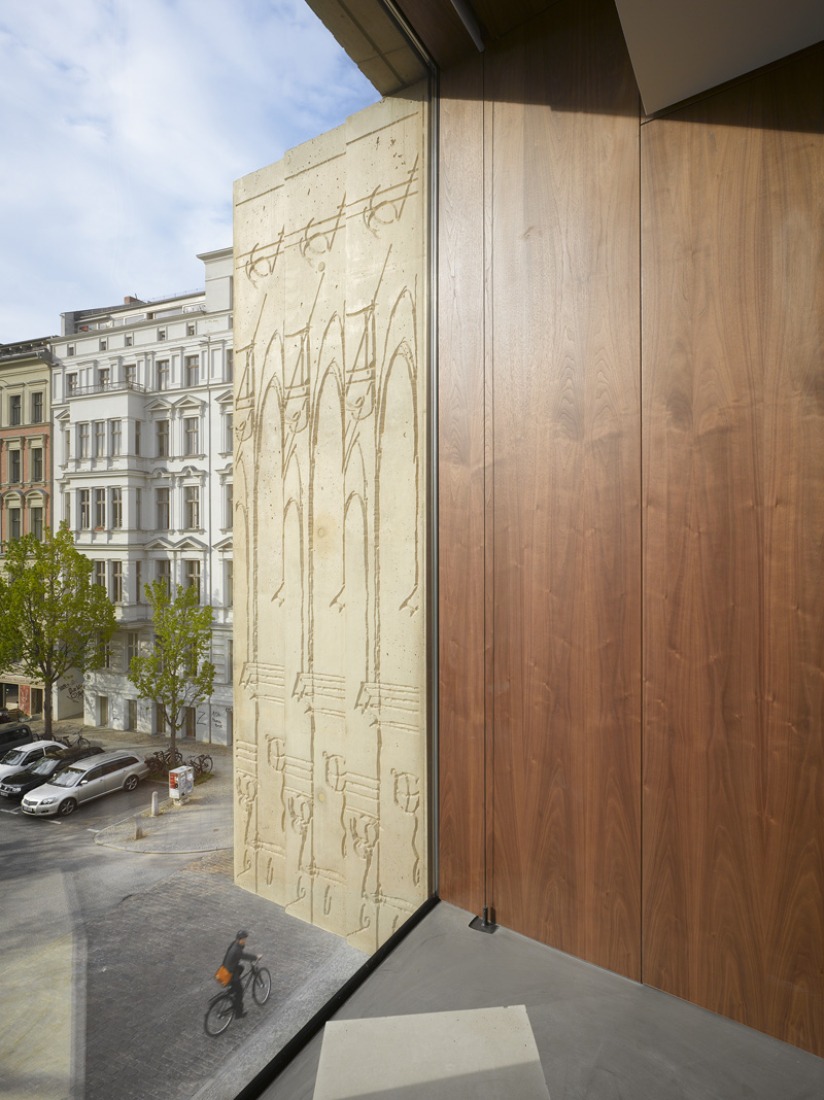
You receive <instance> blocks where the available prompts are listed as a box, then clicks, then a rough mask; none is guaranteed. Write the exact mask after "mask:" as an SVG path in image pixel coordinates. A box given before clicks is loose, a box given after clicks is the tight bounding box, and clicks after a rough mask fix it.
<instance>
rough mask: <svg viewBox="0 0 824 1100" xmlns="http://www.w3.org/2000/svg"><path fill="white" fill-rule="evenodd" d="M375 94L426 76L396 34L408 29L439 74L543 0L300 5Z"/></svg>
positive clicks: (343, 0) (320, 0)
mask: <svg viewBox="0 0 824 1100" xmlns="http://www.w3.org/2000/svg"><path fill="white" fill-rule="evenodd" d="M306 2H307V4H308V5H309V7H310V8H311V9H312V10H313V11H314V13H315V14H316V15H317V16H318V18H319V19H320V20H321V21H322V22H323V23H324V24H325V26H326V27H327V29H328V30H329V31H331V33H332V34H333V35H334V36H335V38H336V39H337V41H338V42H339V44H340V45H341V46H342V47H343V49H344V50H345V51H346V53H347V54H348V55H349V56H350V57H351V58H352V60H353V61H354V62H355V64H356V65H357V66H358V68H359V69H360V70H361V72H362V73H363V74H364V76H366V78H367V79H368V80H370V81H371V82H372V84H373V85H374V86H375V87H376V88H377V90H378V91H379V92H380V93H381V95H391V94H392V93H393V92H397V91H399V90H400V89H401V88H404V87H407V86H408V85H410V84H414V83H415V82H417V81H418V80H421V79H422V78H423V77H424V76H425V75H426V67H425V65H424V64H423V63H422V62H421V59H420V56H419V54H418V52H417V51H416V50H415V49H414V47H413V46H411V45H410V43H409V40H408V39H407V37H406V36H405V34H404V33H403V31H402V30H401V29H400V27H399V25H398V19H395V18H393V16H392V15H391V14H390V11H389V8H390V7H391V8H393V9H394V11H395V12H396V13H397V15H398V17H399V20H400V22H401V23H404V24H406V26H407V27H408V28H409V29H410V30H411V32H412V34H413V35H414V36H415V37H416V38H417V40H418V42H420V44H421V47H422V48H423V50H424V52H425V53H426V55H427V56H428V57H431V58H432V60H433V61H434V62H435V64H436V65H437V66H438V67H439V68H441V69H447V68H449V67H450V66H451V65H455V64H457V63H458V62H460V61H462V60H463V59H464V58H466V57H469V56H471V55H472V54H477V53H478V51H479V50H482V49H483V43H484V42H485V41H487V40H490V39H494V38H500V37H501V36H502V35H504V34H506V33H507V31H510V30H512V29H513V28H514V27H517V26H519V25H520V24H521V23H523V22H525V21H526V20H527V19H530V18H531V17H532V16H534V15H538V14H539V13H540V12H542V11H544V10H545V9H546V8H548V7H550V6H551V5H550V3H548V2H547V0H506V2H503V0H388V2H387V3H384V2H383V0H306Z"/></svg>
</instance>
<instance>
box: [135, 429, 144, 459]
mask: <svg viewBox="0 0 824 1100" xmlns="http://www.w3.org/2000/svg"><path fill="white" fill-rule="evenodd" d="M142 435H143V422H142V421H141V420H135V422H134V453H135V454H136V455H139V454H140V447H141V436H142Z"/></svg>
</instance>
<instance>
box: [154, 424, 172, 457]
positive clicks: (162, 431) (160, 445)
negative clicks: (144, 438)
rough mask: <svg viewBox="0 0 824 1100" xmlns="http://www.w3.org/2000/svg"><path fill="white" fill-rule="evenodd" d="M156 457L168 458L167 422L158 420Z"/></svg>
mask: <svg viewBox="0 0 824 1100" xmlns="http://www.w3.org/2000/svg"><path fill="white" fill-rule="evenodd" d="M156 428H157V457H158V458H168V457H169V421H168V420H158V422H157V425H156Z"/></svg>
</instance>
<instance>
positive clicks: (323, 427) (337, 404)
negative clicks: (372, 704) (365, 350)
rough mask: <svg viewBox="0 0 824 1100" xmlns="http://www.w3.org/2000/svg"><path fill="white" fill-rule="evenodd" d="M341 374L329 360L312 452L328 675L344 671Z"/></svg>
mask: <svg viewBox="0 0 824 1100" xmlns="http://www.w3.org/2000/svg"><path fill="white" fill-rule="evenodd" d="M343 433H344V415H343V392H342V386H341V374H340V370H339V368H338V364H337V362H336V361H335V360H331V361H330V362H329V363H328V366H327V368H326V370H325V371H324V373H323V376H322V378H321V381H320V385H319V388H318V391H317V396H316V400H315V402H314V407H313V424H312V450H311V455H310V470H311V476H312V486H311V516H310V527H311V532H310V539H311V542H310V556H311V565H310V575H311V588H312V639H313V644H312V651H313V652H312V662H313V667H314V668H315V669H316V670H317V671H322V672H323V673H324V674H325V675H334V676H342V675H343V623H342V618H341V610H342V605H341V603H340V596H341V593H342V590H343V447H344V434H343Z"/></svg>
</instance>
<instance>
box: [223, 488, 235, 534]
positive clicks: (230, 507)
mask: <svg viewBox="0 0 824 1100" xmlns="http://www.w3.org/2000/svg"><path fill="white" fill-rule="evenodd" d="M234 510H235V487H234V484H233V483H232V482H231V481H227V483H226V522H225V523H224V527H228V528H231V526H232V522H233V517H234Z"/></svg>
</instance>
